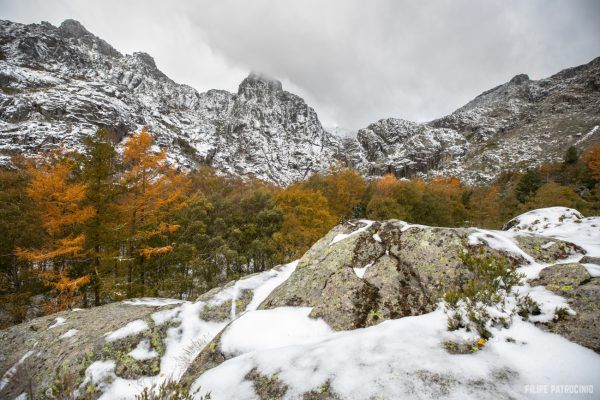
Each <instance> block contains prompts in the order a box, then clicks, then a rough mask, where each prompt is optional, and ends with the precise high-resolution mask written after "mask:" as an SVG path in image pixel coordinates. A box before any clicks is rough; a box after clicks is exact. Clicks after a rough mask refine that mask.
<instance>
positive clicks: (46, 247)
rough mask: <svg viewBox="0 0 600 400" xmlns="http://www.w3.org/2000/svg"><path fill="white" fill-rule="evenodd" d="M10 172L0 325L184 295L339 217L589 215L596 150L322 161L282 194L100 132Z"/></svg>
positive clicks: (5, 178)
mask: <svg viewBox="0 0 600 400" xmlns="http://www.w3.org/2000/svg"><path fill="white" fill-rule="evenodd" d="M13 166H14V167H13V168H10V169H7V168H5V169H2V170H0V229H1V230H2V232H3V233H4V240H3V241H2V242H0V246H1V247H2V248H1V250H0V301H1V304H2V308H1V309H0V328H2V327H4V326H6V325H9V324H13V323H18V322H21V321H23V320H25V319H27V318H31V317H34V316H37V315H40V314H44V313H51V312H55V311H58V310H63V309H66V308H69V307H74V306H77V307H88V306H92V305H100V304H104V303H109V302H112V301H118V300H122V299H125V298H132V297H140V296H160V297H172V298H178V299H191V300H193V299H195V298H196V297H197V296H198V295H200V294H201V293H203V292H205V291H207V290H208V289H211V288H213V287H216V286H218V285H221V284H223V283H225V282H228V281H230V280H233V279H236V278H238V277H240V276H242V275H244V274H248V273H254V272H259V271H264V270H266V269H269V268H272V267H273V266H275V265H278V264H281V263H284V262H289V261H292V260H294V259H296V258H298V257H300V256H301V255H302V254H303V253H304V252H305V251H306V250H307V249H308V248H309V247H310V246H311V245H312V244H313V243H315V242H316V241H317V240H318V239H320V238H321V237H322V236H323V235H324V234H325V233H327V232H328V231H329V230H330V229H331V228H332V227H333V226H335V225H336V224H338V223H339V222H340V221H343V220H346V219H351V218H368V219H376V220H383V219H401V220H404V221H407V222H411V223H420V224H426V225H433V226H448V227H460V226H478V227H482V228H500V227H501V224H502V223H503V222H506V221H507V220H509V219H510V218H512V217H514V216H515V215H518V214H520V213H522V212H524V211H527V210H529V209H533V208H541V207H549V206H566V207H573V208H577V209H578V210H580V211H581V212H583V213H584V214H588V215H589V214H596V215H597V214H598V212H599V211H600V200H599V199H600V144H597V145H596V146H594V147H592V148H591V149H589V150H587V151H586V152H584V153H583V154H580V152H579V150H578V149H576V148H570V149H568V150H567V152H566V154H565V157H564V160H563V161H562V162H557V163H547V164H542V165H540V166H539V167H537V168H534V169H530V170H528V171H523V172H518V171H507V172H504V173H503V174H502V175H501V176H500V178H499V179H497V180H496V181H495V182H493V183H491V184H489V185H482V186H472V185H466V184H464V183H462V182H460V181H459V180H458V179H456V178H455V177H436V178H433V179H430V180H424V179H420V178H414V179H410V180H408V179H397V178H396V177H395V176H393V175H386V176H383V177H380V178H378V179H373V180H366V179H365V178H363V177H362V176H361V175H360V174H359V173H358V172H357V171H354V170H352V169H349V168H344V167H339V166H334V167H332V168H331V169H330V170H329V171H328V172H327V173H322V174H314V175H312V176H310V177H309V178H308V179H306V180H305V181H301V182H297V183H295V184H292V185H290V186H288V187H285V188H281V187H276V186H273V185H270V184H268V183H265V182H262V181H260V180H257V179H254V178H253V177H251V176H247V177H232V176H226V175H222V174H220V173H218V172H217V171H215V170H214V169H212V168H210V167H208V166H205V167H201V168H198V169H195V170H193V171H181V170H179V169H177V168H176V167H175V166H174V165H171V164H170V163H169V162H168V159H167V153H166V151H165V150H164V149H163V150H157V147H156V146H155V145H154V143H153V139H152V135H151V134H150V133H149V132H148V131H146V130H142V131H140V132H136V133H134V134H132V135H131V136H130V137H129V138H128V139H127V140H126V142H125V143H124V144H123V148H122V151H117V149H116V147H115V144H114V143H113V141H112V139H111V136H110V135H109V134H108V133H107V132H105V131H103V130H100V131H98V133H97V134H96V135H95V136H93V137H89V138H87V139H86V140H85V142H84V148H83V149H82V150H81V151H80V152H79V153H73V152H61V151H55V152H51V153H48V154H44V155H42V156H39V157H36V158H33V159H24V158H20V157H15V158H14V159H13Z"/></svg>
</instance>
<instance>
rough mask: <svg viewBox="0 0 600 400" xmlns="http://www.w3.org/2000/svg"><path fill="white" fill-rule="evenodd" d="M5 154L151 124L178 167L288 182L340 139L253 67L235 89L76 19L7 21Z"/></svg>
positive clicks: (1, 114) (322, 160) (314, 166)
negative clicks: (119, 42)
mask: <svg viewBox="0 0 600 400" xmlns="http://www.w3.org/2000/svg"><path fill="white" fill-rule="evenodd" d="M0 45H1V47H0V49H1V52H0V86H1V88H2V92H3V93H1V94H0V154H1V155H2V156H3V158H4V162H6V161H7V159H8V157H9V156H10V155H11V154H14V153H18V152H22V153H25V154H35V153H37V152H39V151H42V150H45V149H48V148H51V147H52V146H55V145H58V144H61V145H64V146H65V147H67V148H77V146H78V144H79V143H80V142H81V139H82V137H84V136H85V135H89V134H92V133H93V132H95V130H96V129H98V127H104V128H107V129H109V130H110V131H112V132H113V134H114V137H115V139H116V140H117V141H120V140H121V139H122V138H123V137H124V136H125V135H126V134H128V133H129V132H131V131H133V130H134V129H137V128H139V127H142V126H147V127H148V128H149V129H150V130H151V131H152V132H153V133H154V134H155V137H156V141H157V144H158V145H159V146H162V147H167V148H168V150H169V157H170V158H171V159H172V160H173V161H175V162H176V163H177V164H179V165H180V166H184V167H191V166H194V165H198V164H208V165H212V166H214V167H216V168H218V169H220V170H223V171H226V172H230V173H234V174H238V175H244V174H248V173H250V174H253V175H255V176H256V177H258V178H261V179H264V180H267V181H271V182H274V183H278V184H288V183H290V182H293V181H295V180H299V179H302V178H304V177H305V176H306V175H307V174H309V173H311V172H313V171H316V170H322V169H325V168H327V167H328V165H329V163H330V162H331V160H332V159H333V155H334V154H335V152H336V150H335V149H336V139H335V138H334V137H333V136H331V135H330V134H328V133H327V132H326V131H325V130H324V129H323V128H322V126H321V124H320V122H319V120H318V118H317V115H316V113H315V112H314V110H313V109H312V108H310V107H309V106H308V105H306V104H305V103H304V101H303V100H302V99H301V98H300V97H298V96H295V95H293V94H291V93H288V92H285V91H283V90H282V88H281V83H279V82H277V81H272V80H269V79H267V78H263V77H260V76H258V75H255V74H251V75H250V76H249V77H248V78H246V79H245V80H244V81H243V82H242V83H241V84H240V87H239V91H238V93H237V94H232V93H229V92H226V91H222V90H209V91H208V92H206V93H198V92H197V91H196V90H194V89H193V88H191V87H189V86H186V85H180V84H177V83H175V82H173V81H172V80H171V79H169V78H168V77H167V76H166V75H164V74H163V73H162V72H161V71H160V70H158V68H157V67H156V64H155V63H154V60H153V59H152V57H150V56H149V55H148V54H145V53H134V54H133V55H122V54H120V53H119V52H118V51H117V50H115V49H114V48H112V47H111V46H110V45H109V44H107V43H106V42H104V41H103V40H102V39H99V38H97V37H95V36H94V35H92V34H91V33H90V32H88V31H87V30H86V29H85V28H84V27H83V26H81V24H79V23H78V22H77V21H73V20H67V21H65V22H63V23H62V24H61V25H60V27H58V28H56V27H54V26H52V25H50V24H48V23H41V24H32V25H22V24H16V23H12V22H9V21H0Z"/></svg>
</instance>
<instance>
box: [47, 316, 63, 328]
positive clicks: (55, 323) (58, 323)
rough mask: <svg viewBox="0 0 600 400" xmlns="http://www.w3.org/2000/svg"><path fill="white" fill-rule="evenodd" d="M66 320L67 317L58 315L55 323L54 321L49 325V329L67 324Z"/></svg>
mask: <svg viewBox="0 0 600 400" xmlns="http://www.w3.org/2000/svg"><path fill="white" fill-rule="evenodd" d="M65 322H67V319H66V318H63V317H57V318H56V319H55V320H54V323H53V324H52V325H50V326H49V327H48V329H52V328H56V327H57V326H61V325H64V324H65Z"/></svg>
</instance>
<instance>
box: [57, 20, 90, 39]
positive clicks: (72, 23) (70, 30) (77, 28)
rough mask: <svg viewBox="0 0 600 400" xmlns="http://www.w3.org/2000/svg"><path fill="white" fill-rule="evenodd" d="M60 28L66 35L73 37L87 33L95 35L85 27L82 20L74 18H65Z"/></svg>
mask: <svg viewBox="0 0 600 400" xmlns="http://www.w3.org/2000/svg"><path fill="white" fill-rule="evenodd" d="M58 30H59V31H60V32H61V33H63V34H64V35H68V36H73V37H81V36H86V35H91V36H93V35H92V34H91V33H90V32H89V31H88V30H87V29H85V27H84V26H83V25H82V24H81V22H79V21H76V20H74V19H65V20H64V21H63V22H62V24H60V26H59V27H58Z"/></svg>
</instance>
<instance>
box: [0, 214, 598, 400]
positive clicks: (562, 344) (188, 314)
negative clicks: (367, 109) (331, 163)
mask: <svg viewBox="0 0 600 400" xmlns="http://www.w3.org/2000/svg"><path fill="white" fill-rule="evenodd" d="M582 219H584V218H582V217H581V215H580V214H579V213H578V212H577V211H576V210H570V209H556V208H552V209H541V210H534V211H532V212H530V213H526V214H524V215H522V216H520V217H517V218H516V219H515V221H513V222H511V226H510V230H507V231H491V230H482V229H477V228H458V229H449V228H432V227H426V226H421V225H410V224H407V223H405V222H402V221H385V222H375V221H366V220H362V221H352V222H349V223H345V224H342V225H339V226H337V227H336V228H334V229H333V230H332V231H331V232H329V233H328V234H327V235H326V236H325V237H323V238H322V239H321V240H320V241H319V242H317V243H316V244H315V245H314V246H313V247H312V248H311V249H310V250H309V251H308V252H307V253H306V254H305V255H304V256H303V257H302V259H301V260H299V261H297V262H293V263H291V264H287V265H284V266H281V267H278V268H276V269H274V270H270V271H266V272H262V273H259V274H255V275H252V276H249V277H246V278H243V279H240V280H238V281H235V282H231V283H229V284H227V285H225V286H223V287H220V288H215V289H213V290H211V291H209V292H207V293H206V294H204V295H202V296H200V298H198V299H197V301H195V302H182V301H177V300H169V299H154V298H145V299H136V300H128V301H124V302H121V303H113V304H109V305H106V306H101V307H95V308H90V309H84V310H78V311H67V312H62V313H59V314H56V315H50V316H46V317H42V318H38V319H34V320H31V321H29V322H26V323H23V324H21V325H17V326H14V327H11V328H9V329H7V330H4V331H1V332H0V371H7V372H5V373H4V375H3V376H2V377H1V380H0V396H2V397H3V398H5V397H6V398H14V397H17V396H19V395H21V394H22V393H23V392H25V391H26V390H27V385H28V384H29V383H28V382H30V380H29V378H31V382H34V388H33V389H34V395H35V396H38V395H39V394H40V393H41V392H42V391H44V390H45V388H47V387H48V385H51V384H52V382H53V381H54V380H55V379H59V380H60V379H66V380H65V382H67V381H69V380H70V381H69V382H72V383H73V385H74V386H73V388H74V390H75V392H74V395H75V397H76V398H77V396H82V395H83V393H87V394H93V396H94V398H102V399H116V398H118V399H121V398H123V399H132V398H134V397H135V395H136V394H138V393H140V392H141V391H142V390H143V389H144V388H146V387H151V386H153V385H159V384H161V383H162V382H165V381H166V380H169V379H173V380H178V381H180V383H181V384H182V385H183V386H185V387H191V388H192V395H193V396H195V398H197V399H200V398H201V396H202V395H203V394H205V393H208V392H210V393H211V396H212V398H213V399H216V400H220V399H256V398H285V399H288V398H289V399H302V398H339V399H370V398H374V397H375V398H405V397H418V398H424V399H430V398H431V399H433V398H439V397H444V398H457V399H458V398H460V399H465V398H466V399H482V398H483V399H485V398H489V399H492V398H493V399H496V398H506V399H508V398H517V399H520V398H529V397H530V396H531V395H532V393H533V392H532V391H535V390H550V389H549V388H550V386H548V385H577V386H576V387H577V388H579V389H578V390H585V391H587V392H584V393H583V394H582V396H581V398H588V397H589V398H593V395H594V394H595V393H597V390H598V388H597V387H595V386H592V387H591V389H590V386H589V385H597V379H596V375H597V373H596V371H598V369H599V368H600V356H599V355H598V353H597V352H598V351H599V350H600V348H599V347H598V340H599V337H598V333H599V332H600V313H599V312H598V309H597V304H598V301H600V289H599V288H600V278H598V277H595V276H592V274H590V273H589V270H588V267H587V265H588V264H580V263H579V261H581V260H582V257H583V253H584V252H585V250H583V249H582V247H583V245H586V244H587V247H586V250H593V248H594V246H592V245H591V244H590V241H589V239H588V238H586V235H587V233H589V232H588V228H591V223H590V224H589V226H588V225H586V224H582V223H581V222H575V221H579V220H582ZM538 220H544V221H545V223H546V224H549V225H548V226H544V225H539V221H538ZM561 224H562V225H564V226H566V227H568V229H566V230H565V229H563V231H565V232H568V234H569V235H570V236H569V238H570V239H571V240H572V241H574V242H579V243H580V245H581V247H579V246H577V245H574V244H568V245H561V243H567V242H564V241H563V240H562V239H561V238H556V237H554V233H553V232H555V231H560V230H561V227H563V226H562V225H561ZM571 225H572V226H571ZM530 227H532V229H529V228H530ZM578 227H580V228H581V229H582V230H581V231H580V232H579V231H578V230H577V228H578ZM546 229H550V232H551V235H550V236H547V235H546V233H547V231H546ZM533 231H535V233H534V232H533ZM581 237H583V238H584V239H583V241H580V240H579V239H580V238H581ZM523 238H527V240H526V241H524V240H523ZM565 246H566V247H565ZM595 246H600V242H597V243H596V244H595ZM540 249H542V250H540ZM465 252H472V253H473V254H481V252H483V253H485V254H490V255H494V254H495V255H499V256H500V255H501V256H505V257H507V259H508V260H512V262H514V263H516V264H517V267H518V271H519V272H521V273H523V274H524V275H525V276H526V277H527V281H525V282H523V283H522V284H520V285H519V286H516V287H515V289H514V291H513V292H511V293H508V294H507V297H506V298H505V301H504V307H506V308H507V310H508V311H507V310H501V309H496V308H493V307H492V308H489V309H488V312H490V313H492V314H493V313H497V314H498V315H501V316H502V317H503V318H504V317H505V318H508V320H510V321H512V323H509V324H507V326H504V327H500V326H496V325H490V326H488V328H489V330H490V332H491V334H492V336H491V338H489V340H488V341H487V342H484V343H483V344H481V343H480V344H477V343H478V341H479V340H480V337H479V335H478V334H477V333H476V332H474V331H468V330H465V329H464V328H463V329H458V330H454V331H449V330H448V329H447V322H448V321H447V318H446V315H445V314H444V305H443V301H441V298H440V293H441V291H440V290H441V289H443V288H448V287H449V286H448V285H452V284H453V282H456V281H457V279H459V277H460V276H461V275H464V274H465V273H467V271H466V269H465V267H464V265H463V261H462V258H461V255H462V254H463V253H465ZM540 252H541V253H540ZM540 254H541V255H540ZM584 259H587V260H588V261H589V260H592V261H593V259H591V258H589V256H586V257H585V258H584ZM355 268H365V270H364V274H363V275H362V277H360V276H358V275H357V274H356V273H355V271H354V269H355ZM361 274H362V272H361ZM525 296H528V297H529V298H531V299H532V300H533V301H535V302H536V305H535V307H530V308H529V309H530V310H531V312H532V315H530V316H529V317H527V318H525V317H524V318H523V319H521V317H519V316H518V315H517V314H516V312H517V310H518V308H517V307H518V304H519V299H523V298H524V297H525ZM519 315H521V314H519ZM556 333H558V335H557V334H556ZM448 343H450V344H454V345H455V346H466V348H467V349H468V351H467V352H464V351H463V352H460V351H456V349H452V348H450V347H448ZM476 344H477V346H475V345H476ZM474 346H475V347H476V348H477V349H478V350H477V351H473V350H471V349H472V347H474ZM586 347H587V348H586ZM457 353H460V354H457ZM23 374H27V376H28V377H29V378H28V379H23V378H22V377H23V376H24V375H23ZM65 374H67V375H65ZM546 386H547V387H548V389H540V388H544V387H546ZM569 387H575V386H569ZM554 390H559V389H556V387H555V389H554ZM590 390H593V391H594V392H589V391H590ZM587 394H589V396H588V397H586V395H587ZM558 397H560V396H558Z"/></svg>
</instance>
